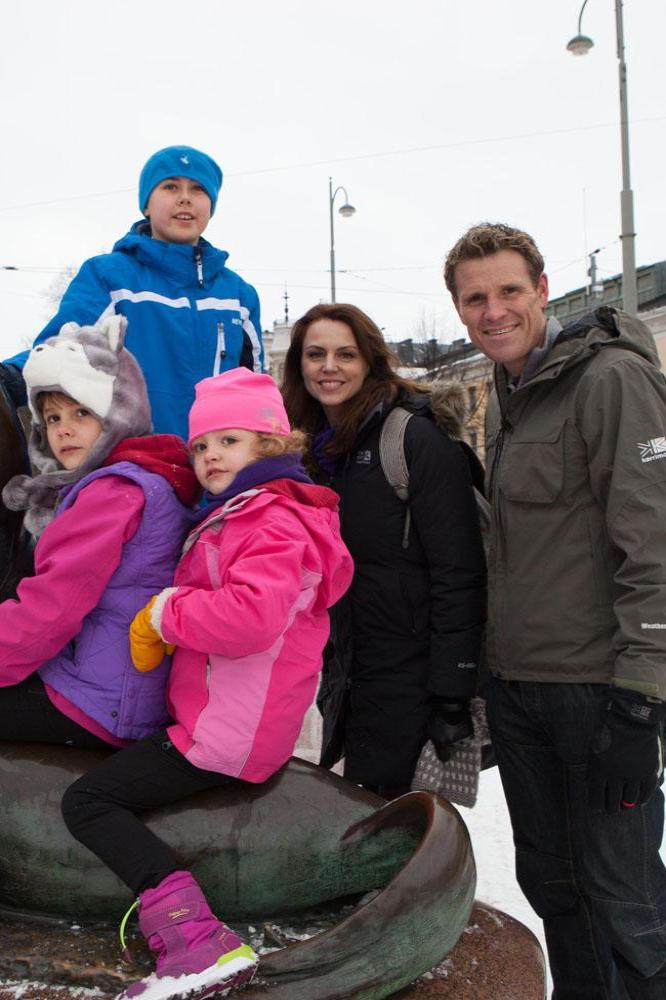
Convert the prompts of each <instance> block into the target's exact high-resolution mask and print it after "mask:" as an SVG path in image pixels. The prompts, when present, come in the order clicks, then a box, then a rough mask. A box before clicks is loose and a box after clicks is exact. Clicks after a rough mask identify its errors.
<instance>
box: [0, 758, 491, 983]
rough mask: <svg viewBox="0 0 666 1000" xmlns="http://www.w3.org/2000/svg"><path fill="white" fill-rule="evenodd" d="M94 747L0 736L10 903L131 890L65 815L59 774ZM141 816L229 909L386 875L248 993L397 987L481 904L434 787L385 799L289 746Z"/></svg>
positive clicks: (80, 764) (455, 820)
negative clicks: (366, 897)
mask: <svg viewBox="0 0 666 1000" xmlns="http://www.w3.org/2000/svg"><path fill="white" fill-rule="evenodd" d="M98 759H99V755H97V754H94V753H91V752H86V751H75V750H70V749H67V748H60V747H53V746H38V745H36V744H18V743H13V744H10V743H6V744H0V775H1V778H0V784H1V786H2V795H1V796H0V904H1V905H4V906H13V907H17V908H20V909H23V910H32V911H40V912H43V913H51V914H57V915H62V916H65V917H67V918H68V919H69V920H83V919H91V918H99V919H105V920H117V919H119V918H120V916H121V914H122V913H123V912H124V910H125V909H126V908H127V906H128V905H129V903H130V902H131V897H130V894H129V891H128V890H127V889H126V887H125V886H123V885H122V884H121V883H120V882H119V881H118V880H117V879H116V878H115V876H113V875H112V874H111V873H110V872H109V871H108V870H107V869H106V868H105V867H104V866H103V865H102V864H101V863H100V862H99V861H98V860H97V859H96V858H95V857H94V856H93V855H92V854H90V853H89V852H88V851H87V850H86V849H85V848H83V847H81V846H80V845H79V844H77V843H76V842H74V841H73V840H72V838H71V837H70V835H69V833H68V831H67V830H66V829H65V826H64V824H63V821H62V819H61V816H60V800H61V797H62V793H63V792H64V790H65V788H66V787H67V786H68V785H69V784H70V783H71V782H72V781H73V780H74V779H75V778H76V777H78V775H79V774H81V773H82V771H84V770H86V769H87V768H88V767H90V766H91V765H92V764H93V763H94V762H95V761H96V760H98ZM382 806H383V807H382ZM145 818H146V821H147V822H148V824H149V825H150V826H151V828H152V829H154V830H155V832H156V833H157V834H158V835H159V836H160V837H162V838H163V839H164V840H165V841H167V842H168V843H169V844H170V845H171V846H172V847H173V848H174V849H175V850H176V851H177V852H178V854H179V855H180V857H181V858H182V864H183V867H185V868H190V869H192V870H193V871H194V873H195V874H196V876H197V878H198V879H199V880H200V882H201V883H202V885H203V887H204V889H205V891H206V894H207V896H208V898H209V900H210V902H211V905H212V906H213V909H214V910H215V911H216V912H217V913H219V915H220V916H221V917H222V918H223V919H228V920H231V921H233V920H235V919H236V920H241V919H242V920H259V919H262V920H267V919H271V918H274V917H276V916H280V915H284V914H288V913H294V912H298V911H301V910H304V909H308V908H311V907H313V906H315V905H317V904H321V903H323V902H327V901H330V900H334V899H338V898H340V897H344V896H349V895H352V894H359V895H360V894H363V893H366V892H368V891H369V890H371V889H379V890H380V891H379V892H378V893H377V895H376V896H374V897H373V898H372V899H371V900H370V902H368V903H366V904H365V905H362V906H358V907H357V908H356V909H355V910H354V911H353V912H352V913H351V915H350V916H348V917H347V918H346V919H344V920H342V921H341V922H340V923H338V924H336V925H335V926H334V927H332V928H331V929H330V930H328V931H325V932H323V933H321V934H318V935H316V936H315V937H313V938H310V939H309V940H307V941H304V942H302V943H299V944H295V945H291V946H289V947H287V948H284V949H281V950H280V951H277V952H274V953H271V954H270V955H267V956H265V957H264V958H262V961H261V975H262V977H263V978H264V979H266V980H267V981H268V983H269V985H268V987H265V986H261V987H260V986H256V987H251V988H249V989H246V990H244V991H243V996H244V997H245V998H246V1000H255V998H256V1000H259V998H260V997H261V996H266V995H267V994H270V996H271V1000H273V998H274V1000H280V998H284V1000H287V998H289V1000H334V998H354V1000H380V998H383V997H388V996H390V995H391V994H392V993H394V992H396V991H397V990H399V989H401V988H402V987H403V986H405V985H407V984H408V983H409V982H411V981H412V980H413V979H414V978H415V977H416V976H418V975H420V974H422V973H423V972H426V971H427V970H429V969H430V968H432V967H433V966H434V965H436V964H437V963H438V962H439V961H441V959H442V958H444V957H445V955H446V954H448V952H449V951H450V949H451V948H452V947H453V945H454V944H455V942H456V941H457V939H458V937H459V936H460V934H461V933H462V931H463V929H464V927H465V924H466V922H467V919H468V916H469V913H470V911H471V907H472V902H473V897H474V887H475V870H474V860H473V856H472V851H471V847H470V843H469V836H468V834H467V830H466V828H465V825H464V823H463V821H462V820H461V818H460V816H459V815H458V813H457V812H456V810H455V809H453V807H452V806H449V805H448V804H447V803H444V802H442V801H441V800H439V799H437V798H436V797H435V796H432V795H429V794H427V793H423V792H419V793H414V794H412V795H409V796H404V797H403V798H402V799H399V800H397V801H396V802H392V803H389V804H388V805H383V800H382V799H380V798H378V797H377V796H375V795H372V794H370V793H368V792H365V791H363V790H362V789H360V788H358V787H356V786H355V785H351V784H350V783H349V782H346V781H344V780H343V779H342V778H339V777H338V776H337V775H334V774H331V773H330V772H329V771H325V770H323V769H322V768H318V767H316V766H315V765H313V764H308V763H306V762H305V761H301V760H298V759H297V758H293V759H292V760H291V761H290V763H289V764H288V765H287V766H286V767H285V768H283V769H282V770H281V771H280V772H279V773H278V774H277V775H275V776H274V777H273V778H272V779H270V781H267V782H266V783H265V784H263V785H258V786H249V785H241V784H238V785H236V786H229V787H226V788H222V789H217V790H215V791H212V792H205V793H202V794H200V795H196V796H192V797H191V798H190V799H188V800H187V801H184V802H182V803H181V804H179V805H178V806H174V807H171V808H170V809H162V810H159V811H156V812H154V813H152V814H148V815H147V816H146V817H145Z"/></svg>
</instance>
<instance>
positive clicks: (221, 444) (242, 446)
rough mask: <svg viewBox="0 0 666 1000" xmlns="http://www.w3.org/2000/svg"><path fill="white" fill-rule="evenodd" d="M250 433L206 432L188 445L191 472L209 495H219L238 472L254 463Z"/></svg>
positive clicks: (240, 431)
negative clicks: (190, 457)
mask: <svg viewBox="0 0 666 1000" xmlns="http://www.w3.org/2000/svg"><path fill="white" fill-rule="evenodd" d="M256 445H257V435H256V434H255V433H254V431H244V430H240V429H235V428H231V429H227V428H225V429H224V430H220V431H209V433H208V434H202V435H201V437H198V438H195V440H194V441H193V442H192V459H193V463H194V473H195V475H196V477H197V479H198V480H199V482H200V483H201V485H202V486H203V488H204V489H205V490H208V492H209V493H212V494H213V496H218V494H220V493H223V492H224V490H226V488H227V486H230V485H231V483H232V482H233V481H234V479H235V478H236V476H237V475H238V473H239V472H240V471H241V469H244V468H245V466H246V465H250V464H251V463H252V462H256V461H257V453H256Z"/></svg>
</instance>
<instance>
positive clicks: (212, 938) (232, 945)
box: [116, 871, 259, 1000]
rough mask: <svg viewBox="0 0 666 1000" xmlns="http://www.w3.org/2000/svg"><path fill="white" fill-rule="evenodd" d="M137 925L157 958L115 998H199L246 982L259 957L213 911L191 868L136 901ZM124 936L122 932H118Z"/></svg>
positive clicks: (253, 970) (165, 881) (254, 969)
mask: <svg viewBox="0 0 666 1000" xmlns="http://www.w3.org/2000/svg"><path fill="white" fill-rule="evenodd" d="M139 927H140V929H141V933H142V934H143V936H144V937H145V938H146V940H147V942H148V946H149V948H150V950H151V951H152V952H154V953H155V956H156V969H155V972H154V973H153V974H152V975H151V976H147V977H146V978H145V979H140V980H139V981H138V982H136V983H132V984H131V986H128V987H127V989H126V990H124V991H123V992H122V993H120V994H119V996H118V997H117V998H116V1000H135V998H139V997H140V998H141V1000H185V998H187V1000H201V998H202V997H206V996H208V995H209V994H211V993H217V994H219V995H221V996H226V994H227V993H228V992H229V991H230V990H231V989H235V988H237V987H239V986H243V985H245V984H246V983H249V982H250V980H251V979H252V978H253V976H254V974H255V972H256V971H257V965H258V962H259V959H258V957H257V955H256V954H255V953H254V951H253V950H252V948H251V947H250V946H249V945H247V944H244V943H243V941H241V939H240V938H239V937H238V935H237V934H234V932H233V931H231V930H229V928H228V927H227V926H226V924H223V923H222V922H221V921H220V920H218V919H217V918H216V917H215V916H213V914H212V913H211V910H210V907H209V906H208V903H207V902H206V897H205V896H204V894H203V892H202V891H201V888H200V887H199V885H198V884H197V882H196V881H195V880H194V878H193V876H192V875H191V874H190V872H185V871H178V872H172V874H171V875H168V876H167V878H165V879H163V880H162V881H161V882H160V884H159V885H158V886H156V887H155V888H154V889H146V891H145V892H142V893H141V894H140V899H139ZM121 937H122V931H121Z"/></svg>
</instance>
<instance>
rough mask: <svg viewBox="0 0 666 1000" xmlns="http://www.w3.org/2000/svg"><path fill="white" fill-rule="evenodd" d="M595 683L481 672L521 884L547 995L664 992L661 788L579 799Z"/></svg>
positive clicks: (596, 998) (658, 999)
mask: <svg viewBox="0 0 666 1000" xmlns="http://www.w3.org/2000/svg"><path fill="white" fill-rule="evenodd" d="M604 690H605V688H604V686H603V685H598V684H538V683H527V682H521V681H501V680H498V679H497V678H493V679H492V680H491V683H490V686H489V691H488V721H489V723H490V729H491V733H492V738H493V743H494V745H495V749H496V752H497V759H498V763H499V769H500V775H501V778H502V784H503V786H504V792H505V795H506V800H507V804H508V806H509V812H510V814H511V822H512V825H513V834H514V842H515V845H516V875H517V878H518V882H519V884H520V887H521V889H522V890H523V892H524V893H525V895H526V896H527V899H528V900H529V902H530V903H531V905H532V907H533V908H534V910H535V911H536V912H537V914H538V915H539V916H540V917H541V918H542V920H543V922H544V929H545V933H546V942H547V945H548V957H549V960H550V967H551V971H552V975H553V982H554V985H555V991H554V993H553V998H554V1000H602V998H603V1000H627V998H630V1000H664V998H666V869H665V868H664V865H663V864H662V862H661V859H660V857H659V847H660V844H661V839H662V834H663V824H664V798H663V795H662V792H661V790H658V791H657V792H656V793H655V794H654V795H653V796H652V798H651V799H650V800H649V802H647V803H645V805H643V806H637V807H636V808H634V809H625V810H623V811H622V813H621V814H620V815H618V816H609V815H606V814H605V813H596V812H592V810H591V809H590V808H589V806H588V801H587V760H588V758H589V755H590V747H591V741H592V736H593V733H594V731H595V729H596V726H597V723H598V720H599V718H600V713H601V704H602V697H603V692H604Z"/></svg>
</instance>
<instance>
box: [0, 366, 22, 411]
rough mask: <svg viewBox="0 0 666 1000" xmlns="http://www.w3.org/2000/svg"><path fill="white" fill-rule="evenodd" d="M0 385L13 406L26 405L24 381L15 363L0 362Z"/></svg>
mask: <svg viewBox="0 0 666 1000" xmlns="http://www.w3.org/2000/svg"><path fill="white" fill-rule="evenodd" d="M0 385H2V388H3V389H4V391H5V392H6V394H7V396H8V397H9V400H10V401H11V402H12V403H13V404H14V406H15V407H17V408H18V407H19V406H25V405H26V403H27V397H26V391H25V382H24V380H23V375H22V374H21V372H20V371H19V369H18V368H17V367H16V365H6V364H0Z"/></svg>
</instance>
